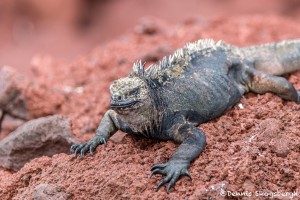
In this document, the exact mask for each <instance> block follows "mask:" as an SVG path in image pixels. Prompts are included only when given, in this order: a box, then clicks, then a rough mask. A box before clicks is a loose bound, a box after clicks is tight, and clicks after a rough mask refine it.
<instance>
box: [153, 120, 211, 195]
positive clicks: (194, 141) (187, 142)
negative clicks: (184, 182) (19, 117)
mask: <svg viewBox="0 0 300 200" xmlns="http://www.w3.org/2000/svg"><path fill="white" fill-rule="evenodd" d="M173 139H174V140H175V141H176V142H182V143H181V145H180V146H179V147H178V148H177V150H176V152H175V153H174V154H173V155H172V157H171V159H170V160H169V161H168V162H166V163H162V164H156V165H154V166H153V167H152V169H151V174H150V177H151V176H152V175H154V174H162V175H165V176H166V177H165V178H164V179H163V180H162V181H161V182H160V183H159V184H158V186H157V188H156V191H157V190H159V188H160V187H161V186H163V185H164V184H165V183H169V184H168V187H167V192H169V191H170V189H171V188H172V187H173V186H174V184H175V182H176V181H177V180H178V179H179V177H180V176H188V177H190V178H191V176H190V174H189V171H188V168H189V166H190V163H191V162H192V161H193V160H194V159H195V158H196V157H198V156H199V154H200V153H201V152H202V151H203V149H204V147H205V145H206V137H205V134H204V133H203V132H202V131H201V130H199V129H198V128H196V127H194V126H193V125H190V124H185V125H183V126H181V127H180V128H179V129H178V132H176V133H175V134H174V135H173Z"/></svg>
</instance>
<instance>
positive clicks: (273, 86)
mask: <svg viewBox="0 0 300 200" xmlns="http://www.w3.org/2000/svg"><path fill="white" fill-rule="evenodd" d="M244 79H245V83H246V86H247V87H248V89H249V90H250V91H252V92H255V93H258V94H264V93H266V92H272V93H274V94H276V95H278V96H280V97H281V98H282V99H285V100H290V101H295V102H297V103H300V91H297V90H296V89H295V88H294V86H293V85H292V84H291V83H290V82H289V81H288V80H287V79H285V78H283V77H280V76H274V75H271V74H267V73H265V72H262V71H259V70H256V69H253V68H246V71H245V78H244Z"/></svg>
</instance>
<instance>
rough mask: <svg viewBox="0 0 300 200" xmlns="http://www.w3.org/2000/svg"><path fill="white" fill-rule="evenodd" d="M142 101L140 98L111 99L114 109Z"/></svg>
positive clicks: (111, 106)
mask: <svg viewBox="0 0 300 200" xmlns="http://www.w3.org/2000/svg"><path fill="white" fill-rule="evenodd" d="M138 102H140V101H139V100H121V101H114V100H113V99H111V100H110V108H112V109H121V108H129V107H132V106H133V105H135V104H136V103H138Z"/></svg>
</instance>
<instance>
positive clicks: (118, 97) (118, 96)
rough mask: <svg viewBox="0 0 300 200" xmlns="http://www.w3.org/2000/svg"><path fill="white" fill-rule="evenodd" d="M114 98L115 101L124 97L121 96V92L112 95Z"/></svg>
mask: <svg viewBox="0 0 300 200" xmlns="http://www.w3.org/2000/svg"><path fill="white" fill-rule="evenodd" d="M112 99H113V100H114V101H120V100H121V99H122V97H121V95H119V94H114V95H113V96H112Z"/></svg>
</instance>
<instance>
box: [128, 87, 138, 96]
mask: <svg viewBox="0 0 300 200" xmlns="http://www.w3.org/2000/svg"><path fill="white" fill-rule="evenodd" d="M139 91H140V90H139V88H136V89H134V90H131V91H130V92H129V93H128V94H129V95H130V96H137V95H138V93H139Z"/></svg>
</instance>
